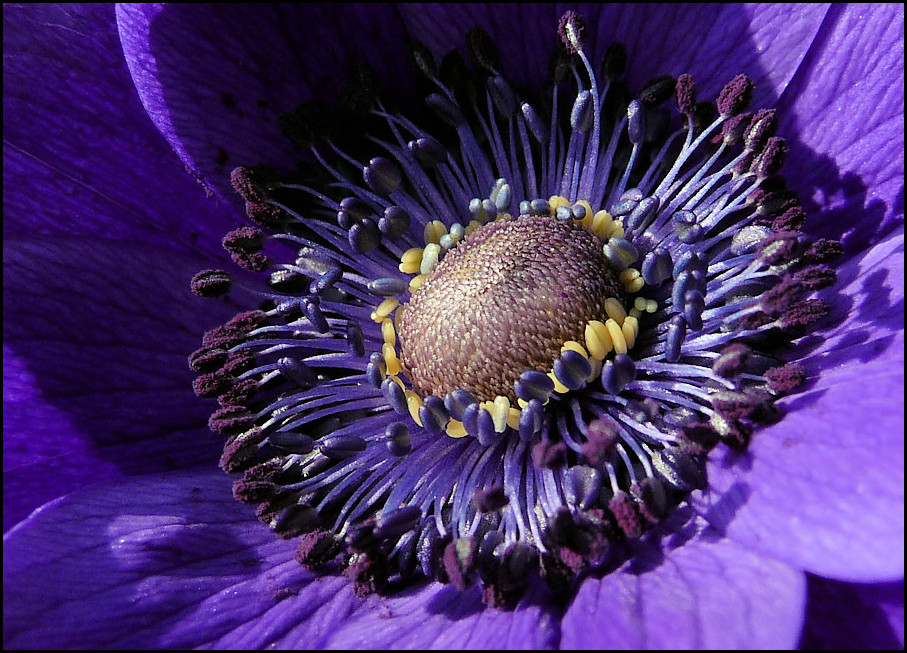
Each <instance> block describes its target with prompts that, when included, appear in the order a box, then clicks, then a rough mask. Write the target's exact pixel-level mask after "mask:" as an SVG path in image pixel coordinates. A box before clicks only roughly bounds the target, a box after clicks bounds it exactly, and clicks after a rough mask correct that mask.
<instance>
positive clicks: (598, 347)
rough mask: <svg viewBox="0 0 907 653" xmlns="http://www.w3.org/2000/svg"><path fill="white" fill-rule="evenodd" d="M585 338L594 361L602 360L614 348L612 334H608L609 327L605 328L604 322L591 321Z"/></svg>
mask: <svg viewBox="0 0 907 653" xmlns="http://www.w3.org/2000/svg"><path fill="white" fill-rule="evenodd" d="M585 337H586V348H588V350H589V354H590V355H591V356H592V360H597V361H600V360H602V359H603V358H604V357H605V356H607V355H608V352H610V351H611V349H613V347H614V345H613V344H611V334H610V333H609V332H608V327H606V326H605V323H604V322H599V321H598V320H590V321H589V322H588V323H587V324H586V333H585Z"/></svg>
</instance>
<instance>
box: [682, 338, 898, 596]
mask: <svg viewBox="0 0 907 653" xmlns="http://www.w3.org/2000/svg"><path fill="white" fill-rule="evenodd" d="M880 342H881V341H880ZM855 351H857V352H859V350H855ZM903 355H904V336H903V331H901V332H900V333H898V334H895V335H893V336H892V339H891V340H890V342H889V343H888V344H887V350H886V351H885V355H884V357H882V358H876V359H873V358H869V359H864V360H860V359H859V358H851V359H850V360H848V361H847V362H845V363H843V364H841V365H840V366H839V367H836V368H831V369H826V370H825V371H823V373H822V376H821V377H820V378H819V380H818V382H817V383H816V384H815V385H814V386H813V387H812V388H810V389H808V390H807V391H806V392H804V393H802V394H800V395H797V396H795V397H791V398H789V399H787V400H785V401H784V402H783V404H784V406H785V408H786V409H787V411H788V414H787V415H786V417H785V418H784V420H783V421H782V422H781V423H780V424H778V425H776V426H774V427H771V428H768V429H765V430H764V431H761V432H759V433H757V434H756V436H755V438H754V441H753V444H752V446H751V448H750V451H749V452H748V453H747V454H746V455H744V456H732V455H730V454H728V455H727V456H726V457H724V458H722V457H721V456H720V455H719V456H715V457H713V458H714V459H713V460H712V463H711V465H710V469H709V490H708V491H707V492H706V493H704V494H702V495H700V496H699V497H698V499H697V510H699V511H700V513H701V514H703V516H705V518H706V519H707V520H709V522H710V523H712V525H714V526H715V527H716V528H718V529H719V530H720V531H722V532H725V533H726V534H727V535H728V536H729V537H731V538H732V539H734V540H736V541H738V542H740V543H741V544H744V545H745V546H747V547H748V548H751V549H753V550H755V551H759V552H762V553H765V554H767V555H771V556H773V557H775V558H777V559H779V560H783V561H786V562H788V563H790V564H792V565H795V566H798V567H801V568H804V569H806V570H808V571H811V572H813V573H815V574H819V575H822V576H827V577H832V578H837V579H841V580H850V581H875V580H894V579H899V578H903V575H904V414H903V397H904V395H903V392H904V375H903V364H904V358H903ZM741 469H742V470H745V471H743V472H742V473H741V471H740V470H741Z"/></svg>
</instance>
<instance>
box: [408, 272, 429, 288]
mask: <svg viewBox="0 0 907 653" xmlns="http://www.w3.org/2000/svg"><path fill="white" fill-rule="evenodd" d="M426 277H428V275H427V274H419V275H416V276H415V277H413V278H412V279H410V280H409V291H410V292H416V291H417V290H419V288H421V287H422V284H423V283H425V279H426Z"/></svg>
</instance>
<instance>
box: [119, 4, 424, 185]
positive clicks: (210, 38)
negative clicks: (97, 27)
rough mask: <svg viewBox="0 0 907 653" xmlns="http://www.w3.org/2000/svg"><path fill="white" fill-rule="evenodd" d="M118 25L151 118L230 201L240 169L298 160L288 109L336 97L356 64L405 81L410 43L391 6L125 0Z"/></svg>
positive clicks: (194, 168) (181, 154) (390, 81)
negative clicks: (284, 120)
mask: <svg viewBox="0 0 907 653" xmlns="http://www.w3.org/2000/svg"><path fill="white" fill-rule="evenodd" d="M117 20H118V24H119V32H120V39H121V40H122V44H123V50H124V52H125V55H126V61H127V63H128V65H129V69H130V71H131V72H132V76H133V78H134V80H135V86H136V88H137V89H138V92H139V97H140V98H141V100H142V103H143V104H144V106H145V109H146V110H147V112H148V115H149V116H150V117H151V119H152V121H154V124H155V125H156V126H157V128H158V129H159V130H160V132H161V133H162V134H163V135H164V137H165V138H166V139H167V140H168V141H169V142H170V144H171V146H172V147H173V149H174V150H175V151H176V153H177V154H178V155H179V157H180V159H182V161H183V163H184V164H185V165H186V166H187V167H188V168H189V169H190V170H192V171H193V172H194V173H195V174H196V175H198V176H199V177H200V178H201V179H202V181H203V183H204V184H205V186H206V187H207V188H210V189H212V190H214V191H216V192H218V193H220V194H221V195H222V196H224V197H228V198H231V199H232V198H233V197H234V193H233V192H232V190H231V189H230V188H229V183H228V175H229V173H230V170H231V169H232V168H233V167H235V166H238V165H258V164H268V165H272V166H275V167H278V168H283V169H287V168H292V167H293V166H295V164H296V162H297V161H298V158H299V157H298V153H297V152H296V151H295V149H294V147H293V146H292V145H291V144H290V142H289V141H288V140H286V139H284V138H283V136H282V135H281V132H280V126H279V124H278V117H279V115H280V114H281V113H283V112H287V111H291V110H292V109H294V108H295V107H296V105H297V104H299V103H300V102H301V101H303V100H312V99H318V100H321V101H334V102H336V101H338V100H339V87H340V85H341V84H342V83H343V82H344V81H346V78H347V76H348V75H350V74H351V73H352V72H353V70H354V67H355V66H356V65H358V64H363V63H371V64H372V65H373V67H374V68H375V70H377V71H379V75H380V77H381V78H382V80H384V81H385V82H387V83H388V84H389V85H390V86H391V87H392V88H393V87H394V80H399V79H403V78H404V75H403V74H402V71H403V70H405V66H406V60H405V56H403V54H402V53H400V50H401V47H400V46H401V44H403V43H405V39H404V38H403V34H402V33H401V31H400V28H399V23H398V22H397V21H396V20H395V14H394V11H393V8H392V7H390V6H387V5H372V6H366V5H328V4H318V3H313V4H300V5H243V4H237V5H232V6H231V7H230V8H229V10H225V8H223V7H217V6H215V5H201V4H199V5H192V4H185V5H179V4H168V5H148V4H145V5H143V4H121V5H119V6H118V8H117ZM356 34H368V43H369V46H368V47H365V48H363V47H362V40H361V38H358V37H356V36H355V35H356ZM263 35H266V36H263ZM313 37H314V38H313ZM388 52H397V53H400V54H399V56H397V57H396V58H394V57H391V58H389V59H388V58H387V53H388Z"/></svg>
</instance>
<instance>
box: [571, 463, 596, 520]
mask: <svg viewBox="0 0 907 653" xmlns="http://www.w3.org/2000/svg"><path fill="white" fill-rule="evenodd" d="M601 490H602V473H601V472H600V471H598V470H597V469H593V468H592V467H586V466H585V465H577V466H576V467H571V468H570V469H569V470H568V471H567V474H566V475H565V476H564V498H565V499H566V500H567V505H569V506H572V507H574V508H579V509H580V510H589V509H590V508H592V507H594V506H596V505H597V504H598V501H599V495H600V494H601Z"/></svg>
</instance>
